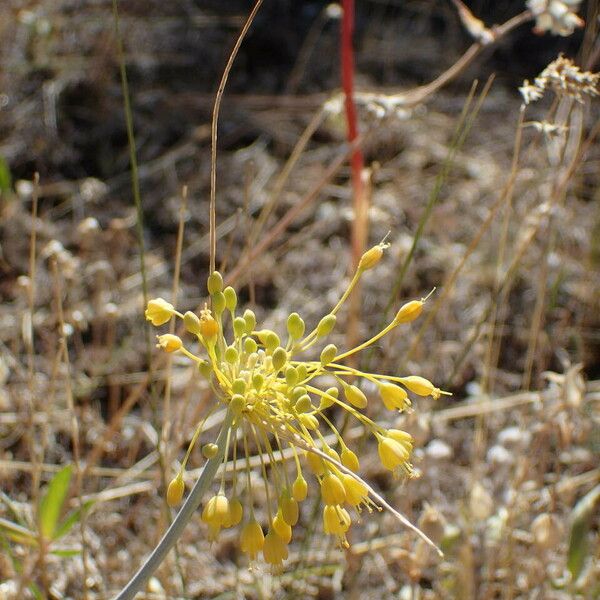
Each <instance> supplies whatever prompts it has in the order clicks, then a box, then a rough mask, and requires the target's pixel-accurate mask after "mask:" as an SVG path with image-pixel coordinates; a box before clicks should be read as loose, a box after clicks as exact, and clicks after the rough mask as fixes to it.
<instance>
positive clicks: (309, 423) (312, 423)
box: [298, 413, 319, 430]
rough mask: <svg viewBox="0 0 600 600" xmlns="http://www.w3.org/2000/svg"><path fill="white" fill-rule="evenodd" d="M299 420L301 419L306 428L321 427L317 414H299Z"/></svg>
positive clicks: (314, 428)
mask: <svg viewBox="0 0 600 600" xmlns="http://www.w3.org/2000/svg"><path fill="white" fill-rule="evenodd" d="M298 421H300V423H302V425H304V427H306V429H311V430H316V429H318V428H319V420H318V419H317V417H315V415H307V414H306V413H302V414H299V415H298Z"/></svg>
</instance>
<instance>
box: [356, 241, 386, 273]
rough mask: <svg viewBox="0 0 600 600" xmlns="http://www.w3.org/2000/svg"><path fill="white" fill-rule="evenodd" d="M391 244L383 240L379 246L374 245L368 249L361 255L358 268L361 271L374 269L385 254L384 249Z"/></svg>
mask: <svg viewBox="0 0 600 600" xmlns="http://www.w3.org/2000/svg"><path fill="white" fill-rule="evenodd" d="M389 246H390V245H389V244H386V243H384V242H381V243H380V244H377V246H373V247H372V248H371V249H370V250H367V251H366V252H365V253H364V254H363V255H362V256H361V257H360V261H359V263H358V268H359V270H361V271H367V270H368V269H372V268H373V267H374V266H375V265H376V264H377V263H378V262H379V261H380V260H381V257H382V256H383V251H384V250H385V249H386V248H389Z"/></svg>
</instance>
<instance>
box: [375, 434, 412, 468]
mask: <svg viewBox="0 0 600 600" xmlns="http://www.w3.org/2000/svg"><path fill="white" fill-rule="evenodd" d="M377 451H378V452H379V458H380V459H381V464H382V465H383V466H384V467H385V468H386V469H389V470H390V471H395V470H396V469H397V468H398V467H400V466H401V465H406V464H408V459H409V457H410V451H409V450H408V449H407V448H406V446H405V445H404V444H402V443H400V442H399V441H397V440H395V439H393V438H391V437H382V438H381V439H380V441H379V444H378V446H377Z"/></svg>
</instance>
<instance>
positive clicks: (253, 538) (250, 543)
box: [240, 519, 265, 560]
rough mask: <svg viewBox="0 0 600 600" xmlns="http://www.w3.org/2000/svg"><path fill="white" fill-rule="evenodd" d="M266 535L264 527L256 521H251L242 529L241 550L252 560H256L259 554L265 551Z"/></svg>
mask: <svg viewBox="0 0 600 600" xmlns="http://www.w3.org/2000/svg"><path fill="white" fill-rule="evenodd" d="M264 543H265V534H264V533H263V530H262V527H261V526H260V525H259V524H258V522H257V521H256V520H255V519H252V521H249V522H248V523H246V524H245V525H244V527H243V528H242V533H241V534H240V548H241V549H242V552H244V553H245V554H247V555H248V556H249V557H250V559H251V560H255V559H256V556H257V555H258V553H259V552H260V551H261V550H262V549H263V544H264Z"/></svg>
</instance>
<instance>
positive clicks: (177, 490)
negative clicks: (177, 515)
mask: <svg viewBox="0 0 600 600" xmlns="http://www.w3.org/2000/svg"><path fill="white" fill-rule="evenodd" d="M184 491H185V483H184V482H183V477H182V476H181V473H179V474H178V475H177V477H174V478H173V479H172V480H171V483H169V487H168V488H167V504H168V505H169V506H170V507H175V506H179V503H180V502H181V499H182V498H183V492H184Z"/></svg>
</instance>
